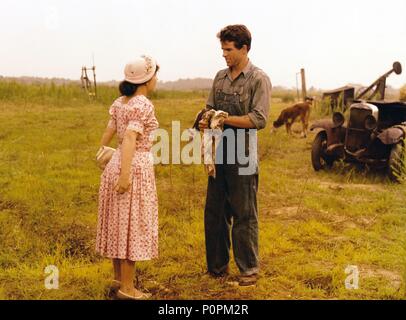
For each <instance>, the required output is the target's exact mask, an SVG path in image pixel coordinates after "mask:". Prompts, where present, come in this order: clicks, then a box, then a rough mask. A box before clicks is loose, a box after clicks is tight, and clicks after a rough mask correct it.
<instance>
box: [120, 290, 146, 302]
mask: <svg viewBox="0 0 406 320" xmlns="http://www.w3.org/2000/svg"><path fill="white" fill-rule="evenodd" d="M151 296H152V295H151V294H150V293H144V292H141V294H139V295H135V294H134V295H130V294H127V293H124V292H123V291H121V290H118V292H117V298H119V299H121V300H147V299H149V298H151Z"/></svg>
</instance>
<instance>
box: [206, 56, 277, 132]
mask: <svg viewBox="0 0 406 320" xmlns="http://www.w3.org/2000/svg"><path fill="white" fill-rule="evenodd" d="M271 89H272V85H271V81H270V80H269V77H268V76H267V75H266V73H265V72H264V71H262V70H261V69H259V68H258V67H256V66H254V65H253V64H252V63H251V61H248V64H247V65H246V67H245V68H244V69H243V70H242V72H241V73H240V74H239V75H238V77H237V78H235V79H234V80H232V78H231V71H230V69H229V68H227V69H223V70H220V71H219V72H218V73H217V74H216V77H215V78H214V81H213V87H212V89H211V90H210V94H209V98H208V99H207V103H206V105H207V108H209V109H216V110H223V111H227V112H228V113H229V114H230V115H233V116H242V115H248V117H249V118H250V119H251V121H252V122H253V124H254V125H255V127H256V129H263V128H265V126H266V123H267V120H268V115H269V104H270V94H271Z"/></svg>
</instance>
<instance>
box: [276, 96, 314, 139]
mask: <svg viewBox="0 0 406 320" xmlns="http://www.w3.org/2000/svg"><path fill="white" fill-rule="evenodd" d="M312 102H313V98H308V97H306V102H301V103H296V104H295V105H293V106H291V107H289V108H286V109H283V110H282V112H281V114H280V115H279V117H278V119H277V120H276V121H274V122H273V129H272V131H273V130H274V129H276V128H279V127H281V126H283V125H285V126H286V131H287V133H288V134H289V135H290V134H291V133H292V132H291V127H292V124H293V123H294V122H295V121H296V120H297V119H298V118H300V121H301V122H302V125H303V130H302V136H303V137H306V136H307V128H308V126H309V116H310V107H311V105H312ZM272 131H271V132H272Z"/></svg>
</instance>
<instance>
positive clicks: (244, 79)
mask: <svg viewBox="0 0 406 320" xmlns="http://www.w3.org/2000/svg"><path fill="white" fill-rule="evenodd" d="M217 37H218V38H219V39H220V43H221V48H222V51H223V57H224V58H225V60H226V63H227V66H228V68H227V69H224V70H220V71H219V72H218V73H217V75H216V77H215V78H214V82H213V87H212V89H211V92H210V95H209V98H208V100H207V103H206V105H207V106H206V107H207V109H215V110H223V111H226V112H228V114H229V116H228V118H226V119H225V120H224V132H226V131H227V129H228V131H230V130H232V132H233V133H234V134H235V141H236V146H235V148H233V147H231V148H227V144H230V141H232V139H231V140H230V141H228V140H229V139H228V138H227V139H222V143H221V144H220V145H219V147H218V149H217V150H220V151H222V152H220V153H221V154H222V156H223V159H222V160H223V162H221V161H220V163H219V162H217V160H218V159H216V177H215V178H214V177H209V181H208V188H207V198H206V206H205V218H204V222H205V239H206V259H207V268H208V272H209V274H210V275H212V276H215V277H222V276H225V275H227V274H228V263H229V251H230V246H231V241H230V229H231V235H232V239H231V240H232V244H233V252H234V258H235V261H236V264H237V266H238V268H239V270H240V273H241V276H240V277H239V285H240V286H249V285H255V283H256V280H257V274H258V272H259V266H258V211H257V200H256V194H257V190H258V169H257V164H256V167H255V168H256V169H255V170H254V172H253V173H252V172H251V173H250V174H242V173H241V170H240V169H242V168H243V167H245V166H244V164H242V163H241V161H240V159H239V158H238V157H236V158H238V159H234V160H236V161H229V158H230V157H229V156H230V152H231V153H232V151H234V154H233V155H232V156H235V155H236V153H238V152H235V151H236V150H237V149H238V148H240V149H241V144H243V143H245V146H244V147H243V149H244V151H245V152H246V153H248V156H249V157H250V158H251V159H252V158H253V159H255V161H257V160H256V159H257V157H256V154H255V155H253V154H252V153H253V151H252V150H253V149H254V150H255V153H256V150H257V149H256V144H257V140H256V130H259V129H263V128H264V127H265V126H266V122H267V119H268V113H269V102H270V91H271V82H270V80H269V78H268V76H267V75H266V74H265V72H263V71H262V70H261V69H259V68H257V67H256V66H254V65H253V64H252V63H251V62H250V60H249V58H248V52H249V50H250V48H251V34H250V32H249V30H248V29H247V27H246V26H244V25H229V26H227V27H225V28H224V29H222V30H221V31H220V32H219V33H218V35H217ZM199 129H201V130H204V129H207V126H206V125H205V124H204V123H203V122H201V123H199ZM250 129H251V133H252V131H254V132H255V135H254V139H247V136H251V135H250V132H249V130H250ZM238 130H240V132H241V130H242V132H243V133H244V135H243V136H245V139H243V140H244V141H242V140H241V139H238V138H237V137H238ZM238 144H240V147H238ZM247 144H250V145H249V147H248V148H247ZM253 144H254V145H253ZM230 150H231V151H230ZM250 153H251V154H250Z"/></svg>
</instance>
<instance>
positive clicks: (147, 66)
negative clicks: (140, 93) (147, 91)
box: [124, 55, 157, 84]
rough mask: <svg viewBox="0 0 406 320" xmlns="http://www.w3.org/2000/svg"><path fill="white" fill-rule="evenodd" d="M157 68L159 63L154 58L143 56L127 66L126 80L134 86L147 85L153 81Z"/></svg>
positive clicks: (125, 69)
mask: <svg viewBox="0 0 406 320" xmlns="http://www.w3.org/2000/svg"><path fill="white" fill-rule="evenodd" d="M156 68H157V63H156V61H155V59H154V58H152V57H150V56H146V55H142V56H140V57H137V58H136V59H135V60H133V61H131V62H129V63H127V64H126V66H125V68H124V76H125V79H124V80H125V81H128V82H131V83H134V84H141V83H145V82H147V81H149V80H151V79H152V77H153V76H154V74H155V72H156Z"/></svg>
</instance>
